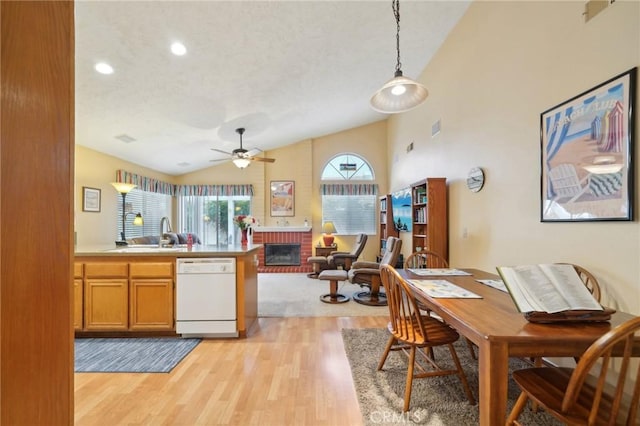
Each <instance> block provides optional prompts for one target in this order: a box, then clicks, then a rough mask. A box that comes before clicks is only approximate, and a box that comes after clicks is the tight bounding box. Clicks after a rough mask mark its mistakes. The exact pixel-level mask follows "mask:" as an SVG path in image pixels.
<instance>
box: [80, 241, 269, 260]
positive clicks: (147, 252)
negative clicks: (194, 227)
mask: <svg viewBox="0 0 640 426" xmlns="http://www.w3.org/2000/svg"><path fill="white" fill-rule="evenodd" d="M260 248H262V244H251V245H248V246H244V247H243V246H240V245H224V246H203V245H200V244H194V245H193V248H192V249H191V251H189V250H187V246H186V245H181V246H177V247H175V246H174V247H163V248H162V249H159V248H158V246H145V245H130V246H119V247H114V246H113V245H104V246H100V245H97V246H87V247H76V250H75V256H76V257H81V256H104V257H131V256H164V257H167V256H175V257H222V256H244V255H246V254H250V253H257V251H258V250H259V249H260Z"/></svg>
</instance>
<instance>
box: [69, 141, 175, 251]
mask: <svg viewBox="0 0 640 426" xmlns="http://www.w3.org/2000/svg"><path fill="white" fill-rule="evenodd" d="M77 142H78V141H77V140H76V146H75V190H74V192H75V203H74V206H75V218H74V222H75V223H74V228H75V232H76V240H77V241H76V242H77V244H78V246H80V247H87V246H96V245H104V244H114V241H115V240H116V239H117V236H118V203H120V202H122V201H121V200H122V199H121V198H120V195H119V194H118V192H117V191H116V190H115V189H114V188H113V186H111V182H115V180H116V170H118V169H124V170H126V171H128V172H132V173H137V174H140V175H143V176H147V177H152V178H156V179H160V180H163V181H166V182H171V181H172V177H171V176H169V175H166V174H163V173H158V172H156V171H154V170H151V169H147V168H145V167H141V166H138V165H137V164H133V163H129V162H127V161H124V160H121V159H119V158H116V157H112V156H110V155H105V154H102V153H100V152H97V151H94V150H92V149H89V148H85V147H83V146H80V145H78V144H77ZM83 186H88V187H91V188H98V189H100V190H101V208H100V212H99V213H93V212H83V211H82V187H83Z"/></svg>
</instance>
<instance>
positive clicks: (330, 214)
mask: <svg viewBox="0 0 640 426" xmlns="http://www.w3.org/2000/svg"><path fill="white" fill-rule="evenodd" d="M320 179H321V180H322V181H324V182H327V183H323V184H322V185H321V186H320V194H321V196H322V223H323V224H324V223H326V222H333V224H334V225H335V227H336V230H337V232H336V233H337V234H339V235H356V234H360V233H365V234H369V235H372V234H375V233H376V196H377V194H378V185H377V184H374V183H369V182H371V181H372V180H373V179H374V173H373V169H372V168H371V166H370V165H369V163H368V162H367V160H365V159H364V158H362V157H360V156H358V155H355V154H339V155H336V156H335V157H333V158H332V159H331V160H329V162H328V163H327V165H326V166H325V167H324V169H323V170H322V174H321V176H320ZM328 181H333V183H329V182H328ZM358 181H366V182H367V183H365V182H358Z"/></svg>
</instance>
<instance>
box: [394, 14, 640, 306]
mask: <svg viewBox="0 0 640 426" xmlns="http://www.w3.org/2000/svg"><path fill="white" fill-rule="evenodd" d="M583 3H584V2H573V1H571V2H523V1H518V2H489V1H483V2H475V3H473V4H472V5H471V6H470V7H469V9H468V11H467V13H466V14H465V16H464V17H463V18H462V19H461V21H460V22H459V24H458V25H457V26H456V27H455V28H454V30H453V31H452V32H451V34H450V35H449V37H448V38H447V40H446V42H445V43H444V45H443V46H442V48H441V49H440V50H439V51H438V53H437V55H436V56H435V57H434V58H433V60H432V61H431V62H430V64H429V65H428V66H427V68H426V69H425V71H424V72H423V74H422V75H421V77H420V81H421V82H422V83H423V84H425V85H426V86H427V88H428V89H429V91H430V96H429V98H428V99H427V102H426V103H425V104H424V105H423V106H421V107H419V108H417V109H415V110H413V111H410V112H408V113H405V114H400V115H398V116H393V117H392V118H391V119H390V120H389V124H388V129H389V133H388V138H389V147H388V150H389V151H388V158H389V159H388V161H389V168H390V170H391V174H390V189H391V190H396V189H399V188H401V187H403V186H406V185H407V184H409V183H410V182H412V181H415V180H416V179H418V178H420V177H424V176H445V177H447V179H448V181H449V212H450V213H449V220H450V222H449V236H450V260H451V264H452V265H453V266H465V267H477V268H481V269H484V270H489V271H494V270H495V267H496V266H497V265H511V264H524V263H545V262H572V263H577V264H580V265H582V266H584V267H586V268H587V269H589V270H590V271H591V272H593V273H594V274H595V275H596V277H597V278H598V280H599V281H600V283H601V285H602V286H603V287H604V293H605V295H604V299H603V302H604V303H605V304H609V305H611V306H614V307H617V308H619V309H622V310H625V311H628V312H632V313H636V314H640V292H639V288H640V269H639V263H640V262H638V260H639V259H640V225H638V221H637V220H636V221H634V222H603V223H594V222H591V223H588V222H587V223H541V222H540V137H539V120H540V113H541V112H543V111H545V110H547V109H549V108H551V107H553V106H555V105H557V104H559V103H561V102H563V101H565V100H568V99H570V98H572V97H573V96H575V95H578V94H580V93H582V92H583V91H585V90H587V89H589V88H591V87H593V86H596V85H598V84H599V83H601V82H604V81H606V80H608V79H609V78H611V77H613V76H615V75H618V74H620V73H622V72H624V71H627V70H628V69H630V68H632V67H635V66H638V64H639V62H640V21H639V16H640V3H639V2H616V3H615V4H614V5H613V6H611V7H609V8H608V9H607V10H605V11H604V12H602V13H601V14H600V15H598V16H597V17H595V18H594V19H592V20H591V21H590V22H589V23H587V24H585V23H584V19H583V16H582V12H583V8H584V4H583ZM636 100H640V97H639V96H638V94H636ZM438 119H440V120H441V122H442V131H441V133H440V134H439V135H437V136H436V137H434V138H431V136H430V135H431V125H432V123H434V122H435V121H436V120H438ZM639 120H640V115H639V114H637V113H636V123H635V128H636V140H637V138H638V136H639V135H638V131H637V129H639V128H640V126H639V123H640V121H639ZM411 141H415V143H414V146H415V149H414V151H412V152H410V153H408V154H407V153H406V152H405V148H406V145H407V144H408V143H409V142H411ZM637 152H638V151H637V147H636V153H637ZM636 161H637V159H636ZM474 166H480V167H482V168H483V169H484V170H485V173H486V184H485V188H484V189H483V190H482V191H481V192H479V193H471V192H469V191H468V190H467V189H466V187H465V178H466V176H467V173H468V171H469V169H470V168H471V167H474ZM637 176H638V174H637V172H636V179H635V188H636V191H635V192H636V198H637V188H640V182H639V179H638V177H637ZM634 210H635V212H636V213H635V216H636V217H638V212H639V210H638V200H637V199H636V202H635V206H634ZM464 229H466V230H467V232H468V237H467V238H464V237H463V231H464Z"/></svg>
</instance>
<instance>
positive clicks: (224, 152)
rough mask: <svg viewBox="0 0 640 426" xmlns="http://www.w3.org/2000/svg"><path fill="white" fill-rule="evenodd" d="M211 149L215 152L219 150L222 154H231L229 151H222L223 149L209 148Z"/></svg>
mask: <svg viewBox="0 0 640 426" xmlns="http://www.w3.org/2000/svg"><path fill="white" fill-rule="evenodd" d="M211 151H216V152H221V153H223V154H227V155H231V153H230V152H227V151H223V150H221V149H217V148H211Z"/></svg>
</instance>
